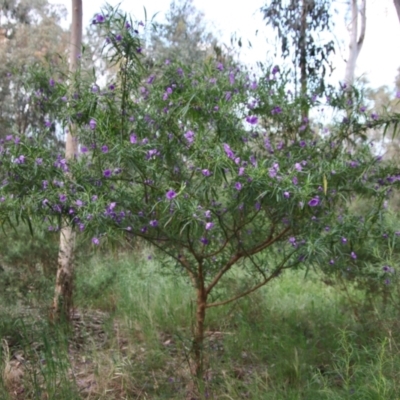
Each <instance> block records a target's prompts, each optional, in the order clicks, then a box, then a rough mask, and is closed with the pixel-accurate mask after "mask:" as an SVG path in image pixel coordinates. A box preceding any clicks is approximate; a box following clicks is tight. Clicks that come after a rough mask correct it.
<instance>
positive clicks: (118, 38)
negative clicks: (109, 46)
mask: <svg viewBox="0 0 400 400" xmlns="http://www.w3.org/2000/svg"><path fill="white" fill-rule="evenodd" d="M115 40H116V41H118V42H120V41H121V40H122V35H121V34H118V35H116V36H115Z"/></svg>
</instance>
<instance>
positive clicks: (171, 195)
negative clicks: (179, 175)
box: [165, 190, 176, 200]
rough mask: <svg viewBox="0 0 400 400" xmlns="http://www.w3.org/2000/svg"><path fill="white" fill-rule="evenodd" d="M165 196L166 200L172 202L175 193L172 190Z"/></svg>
mask: <svg viewBox="0 0 400 400" xmlns="http://www.w3.org/2000/svg"><path fill="white" fill-rule="evenodd" d="M165 196H166V197H167V199H168V200H172V199H174V198H175V197H176V192H175V191H173V190H168V192H167V194H166V195H165Z"/></svg>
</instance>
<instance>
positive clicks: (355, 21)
mask: <svg viewBox="0 0 400 400" xmlns="http://www.w3.org/2000/svg"><path fill="white" fill-rule="evenodd" d="M358 3H359V2H358V0H351V3H350V9H351V14H350V43H349V57H348V59H347V63H346V74H345V79H344V81H345V82H346V84H347V85H348V86H350V85H352V84H353V82H354V73H355V69H356V63H357V58H358V56H359V54H360V51H361V49H362V46H363V44H364V39H365V30H366V24H367V14H366V4H367V1H366V0H361V2H360V5H359V4H358ZM359 17H360V22H361V28H360V29H359Z"/></svg>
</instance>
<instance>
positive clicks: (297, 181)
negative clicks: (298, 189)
mask: <svg viewBox="0 0 400 400" xmlns="http://www.w3.org/2000/svg"><path fill="white" fill-rule="evenodd" d="M292 183H293V185H297V184H298V183H299V180H298V179H297V176H294V177H293V178H292Z"/></svg>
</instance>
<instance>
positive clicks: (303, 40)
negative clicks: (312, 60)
mask: <svg viewBox="0 0 400 400" xmlns="http://www.w3.org/2000/svg"><path fill="white" fill-rule="evenodd" d="M307 2H308V0H303V3H302V10H301V24H300V38H299V45H300V60H299V61H300V92H301V96H302V97H303V99H305V97H306V96H307V11H308V3H307ZM304 104H305V106H304V107H303V111H302V119H303V120H306V119H308V106H307V105H306V104H307V103H306V102H305V103H304Z"/></svg>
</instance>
